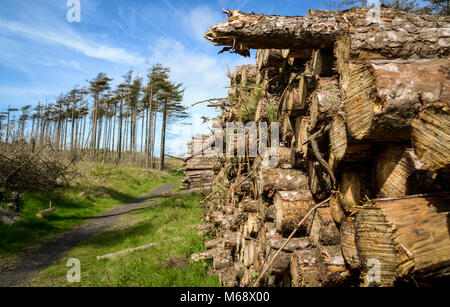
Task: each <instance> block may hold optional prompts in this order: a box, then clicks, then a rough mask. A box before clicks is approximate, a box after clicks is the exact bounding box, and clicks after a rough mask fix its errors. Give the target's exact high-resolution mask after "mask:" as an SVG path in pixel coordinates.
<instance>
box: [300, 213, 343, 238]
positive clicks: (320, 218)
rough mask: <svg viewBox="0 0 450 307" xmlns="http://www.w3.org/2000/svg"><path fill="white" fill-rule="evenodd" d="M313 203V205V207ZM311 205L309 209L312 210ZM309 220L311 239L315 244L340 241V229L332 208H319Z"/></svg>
mask: <svg viewBox="0 0 450 307" xmlns="http://www.w3.org/2000/svg"><path fill="white" fill-rule="evenodd" d="M313 206H314V205H312V206H311V207H313ZM311 207H310V208H308V210H307V211H309V210H311ZM309 220H310V221H309V222H308V234H309V241H310V242H311V244H313V245H314V246H319V245H322V244H324V245H334V244H339V243H340V234H339V230H338V229H337V227H336V224H335V223H334V220H333V218H332V216H331V212H330V208H329V207H327V208H317V209H316V210H315V211H314V212H313V213H312V214H311V215H310V219H309Z"/></svg>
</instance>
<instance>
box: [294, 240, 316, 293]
mask: <svg viewBox="0 0 450 307" xmlns="http://www.w3.org/2000/svg"><path fill="white" fill-rule="evenodd" d="M290 272H291V277H292V286H293V287H320V286H322V284H321V282H320V273H319V265H318V259H317V253H316V249H315V248H306V249H300V250H295V251H293V252H292V256H291V263H290Z"/></svg>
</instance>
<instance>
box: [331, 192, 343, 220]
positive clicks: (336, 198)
mask: <svg viewBox="0 0 450 307" xmlns="http://www.w3.org/2000/svg"><path fill="white" fill-rule="evenodd" d="M341 197H342V195H341V194H340V193H339V192H336V191H334V192H332V193H331V197H330V213H331V216H332V217H333V220H334V221H335V222H336V223H337V224H341V223H342V221H343V220H344V218H345V212H344V209H343V208H342V205H341V202H342V199H341Z"/></svg>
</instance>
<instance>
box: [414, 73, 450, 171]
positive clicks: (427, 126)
mask: <svg viewBox="0 0 450 307" xmlns="http://www.w3.org/2000/svg"><path fill="white" fill-rule="evenodd" d="M447 75H448V71H447ZM447 87H450V84H449V82H448V80H447ZM449 101H450V99H447V100H446V103H436V104H433V105H430V106H428V107H426V108H425V109H423V110H422V111H421V112H420V113H419V115H418V117H417V118H416V119H415V120H413V122H412V127H413V128H412V133H411V135H412V144H413V148H414V151H415V153H416V155H417V157H418V158H419V160H420V161H421V162H422V163H423V165H424V167H425V168H427V169H429V170H433V171H434V170H440V171H446V172H449V171H450V106H449Z"/></svg>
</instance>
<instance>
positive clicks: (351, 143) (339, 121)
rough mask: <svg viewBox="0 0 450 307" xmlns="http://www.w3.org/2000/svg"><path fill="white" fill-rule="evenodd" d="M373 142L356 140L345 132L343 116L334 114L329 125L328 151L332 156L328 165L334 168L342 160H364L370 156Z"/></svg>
mask: <svg viewBox="0 0 450 307" xmlns="http://www.w3.org/2000/svg"><path fill="white" fill-rule="evenodd" d="M372 147H373V144H372V143H371V142H358V141H356V140H354V139H353V138H352V137H351V136H350V135H349V134H348V132H347V127H346V124H345V119H344V116H342V115H341V114H336V115H334V117H333V120H332V122H331V125H330V151H331V152H332V157H331V158H330V159H329V160H330V167H332V168H333V169H336V168H337V166H338V165H339V163H340V162H341V161H342V162H357V161H366V160H369V159H370V158H372V156H373V150H372Z"/></svg>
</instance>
